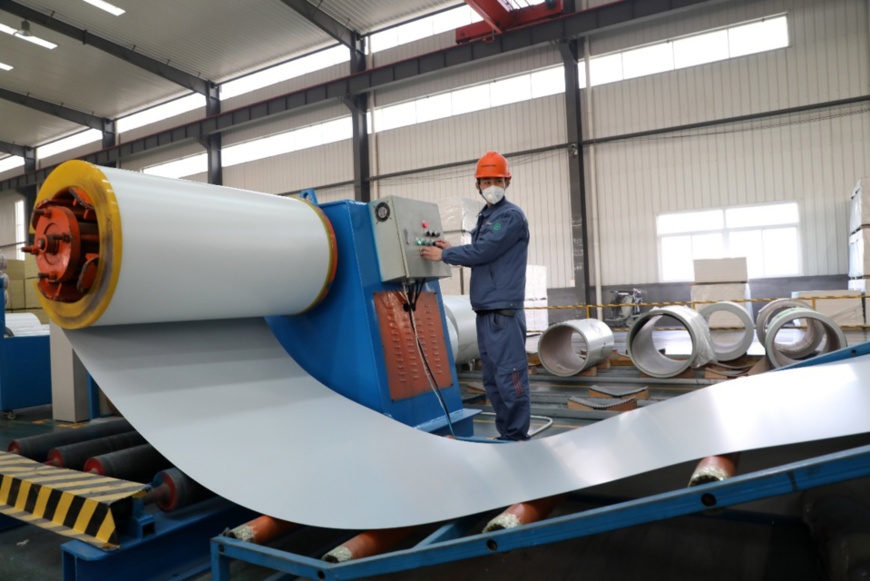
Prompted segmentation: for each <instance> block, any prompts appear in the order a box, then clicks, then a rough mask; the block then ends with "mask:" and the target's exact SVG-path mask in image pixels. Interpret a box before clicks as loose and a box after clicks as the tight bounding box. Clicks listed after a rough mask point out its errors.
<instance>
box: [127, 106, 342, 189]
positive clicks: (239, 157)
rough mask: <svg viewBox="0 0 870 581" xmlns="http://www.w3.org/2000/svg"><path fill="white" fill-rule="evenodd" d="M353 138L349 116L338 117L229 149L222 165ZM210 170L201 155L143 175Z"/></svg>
mask: <svg viewBox="0 0 870 581" xmlns="http://www.w3.org/2000/svg"><path fill="white" fill-rule="evenodd" d="M352 135H353V124H352V122H351V118H350V116H347V117H339V118H338V119H333V120H332V121H325V122H323V123H316V124H314V125H309V126H307V127H300V128H299V129H293V130H291V131H285V132H284V133H278V134H275V135H270V136H268V137H263V138H260V139H255V140H253V141H246V142H244V143H236V144H234V145H229V146H227V147H225V148H223V150H221V161H222V162H223V167H232V166H234V165H238V164H241V163H247V162H250V161H256V160H258V159H265V158H267V157H273V156H276V155H281V154H284V153H290V152H292V151H299V150H300V149H308V148H310V147H317V146H318V145H325V144H327V143H334V142H336V141H342V140H344V139H350V138H351V136H352ZM207 170H208V155H207V154H205V153H200V154H197V155H191V156H189V157H185V158H182V159H177V160H174V161H170V162H167V163H161V164H156V165H152V166H150V167H147V168H145V169H143V170H142V172H143V173H146V174H149V175H158V176H163V177H169V178H182V177H186V176H192V175H196V174H198V173H203V172H205V171H207Z"/></svg>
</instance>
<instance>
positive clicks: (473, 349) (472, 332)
mask: <svg viewBox="0 0 870 581" xmlns="http://www.w3.org/2000/svg"><path fill="white" fill-rule="evenodd" d="M441 302H442V303H444V314H445V315H447V320H448V322H452V323H453V326H454V328H455V329H456V335H457V338H458V340H459V341H458V346H457V355H456V357H454V358H453V360H454V361H455V362H456V364H457V365H459V364H461V363H468V362H469V361H473V360H475V359H480V348H479V347H478V346H477V314H476V313H475V312H474V311H473V310H472V309H471V299H470V298H469V297H467V296H466V295H444V296H442V297H441Z"/></svg>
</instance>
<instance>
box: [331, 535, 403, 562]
mask: <svg viewBox="0 0 870 581" xmlns="http://www.w3.org/2000/svg"><path fill="white" fill-rule="evenodd" d="M417 528H418V527H401V528H396V529H378V530H373V531H366V532H364V533H360V534H358V535H357V536H355V537H354V538H352V539H350V540H349V541H347V542H346V543H344V544H342V545H339V546H338V547H336V548H334V549H332V550H331V551H329V552H328V553H326V554H325V555H323V557H322V559H323V560H324V561H326V562H328V563H344V562H345V561H351V560H353V559H362V558H364V557H371V556H372V555H379V554H381V553H383V552H385V551H388V550H390V549H391V548H392V547H394V546H395V545H396V544H398V543H400V542H401V541H402V540H403V539H404V538H406V537H407V536H408V535H410V534H411V533H413V532H414V531H415V530H417Z"/></svg>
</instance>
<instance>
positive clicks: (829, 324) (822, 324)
mask: <svg viewBox="0 0 870 581" xmlns="http://www.w3.org/2000/svg"><path fill="white" fill-rule="evenodd" d="M797 319H807V328H808V329H809V328H810V327H812V326H813V324H815V325H817V328H820V329H821V330H822V333H820V335H822V337H823V338H824V343H821V342H820V343H821V346H820V347H819V348H818V351H817V352H815V353H814V354H813V355H812V356H813V357H815V355H820V354H822V353H830V352H831V351H836V350H838V349H842V348H844V347H846V336H845V335H844V334H843V330H842V329H840V326H839V325H838V324H837V323H835V322H834V321H833V320H832V319H831V318H830V317H828V316H826V315H823V314H822V313H820V312H818V311H814V310H812V309H803V308H796V309H788V310H785V311H783V312H781V313H779V314H778V315H777V316H775V317H774V318H773V320H772V321H771V322H770V326H769V327H768V329H767V336H766V337H765V345H764V347H765V349H766V350H767V358H768V359H769V360H770V362H771V363H772V364H773V366H774V367H785V366H786V365H791V364H792V363H795V362H797V359H793V358H791V357H788V356H787V355H785V354H784V353H783V352H782V350H781V349H780V348H779V345H777V343H776V334H777V333H779V332H780V330H782V328H783V326H784V325H785V324H787V323H791V322H792V321H795V320H797ZM808 355H809V354H808Z"/></svg>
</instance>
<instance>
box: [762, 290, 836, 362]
mask: <svg viewBox="0 0 870 581" xmlns="http://www.w3.org/2000/svg"><path fill="white" fill-rule="evenodd" d="M795 308H800V309H812V307H811V306H810V304H809V303H806V302H804V301H798V300H794V299H776V300H774V301H770V302H769V303H767V304H766V305H764V306H763V307H762V308H761V310H759V311H758V316H757V317H755V334H756V335H757V336H758V342H759V343H761V344H762V345H766V344H767V333H768V330H767V328H768V323H769V322H770V321H771V320H772V319H773V318H774V317H775V316H776V315H777V314H779V313H781V312H782V311H784V310H786V309H795ZM823 333H824V330H823V329H822V327H821V326H820V325H818V324H815V323H810V322H809V321H808V322H807V328H806V330H804V331H803V334H802V335H801V337H800V338H799V339H798V340H796V341H794V342H791V343H784V342H782V341H779V342H777V343H776V348H777V349H778V350H779V352H780V353H782V354H783V355H785V356H786V357H790V358H792V359H801V358H803V357H806V356H807V355H809V354H810V353H812V352H813V351H815V350H816V347H818V346H819V343H821V342H822V338H823Z"/></svg>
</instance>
